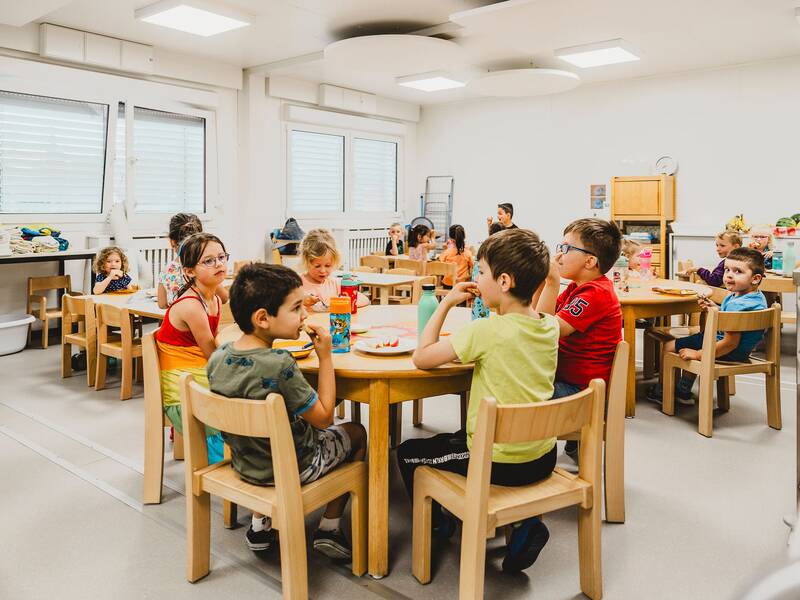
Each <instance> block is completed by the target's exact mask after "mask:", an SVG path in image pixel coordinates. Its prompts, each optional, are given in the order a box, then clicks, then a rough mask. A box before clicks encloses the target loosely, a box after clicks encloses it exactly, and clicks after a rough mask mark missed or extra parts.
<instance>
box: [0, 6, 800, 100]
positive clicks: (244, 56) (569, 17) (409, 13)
mask: <svg viewBox="0 0 800 600" xmlns="http://www.w3.org/2000/svg"><path fill="white" fill-rule="evenodd" d="M152 2H153V0H73V1H71V2H69V1H64V0H61V1H59V0H26V1H25V2H24V3H23V2H20V0H0V22H2V23H6V24H10V25H15V26H20V25H22V24H24V22H27V21H35V22H49V23H54V24H57V25H64V26H68V27H75V28H79V29H84V30H87V31H94V32H97V33H102V34H106V35H111V36H116V37H120V38H124V39H129V40H133V41H137V42H142V43H147V44H152V45H155V46H157V47H160V48H164V49H167V50H172V51H175V52H180V53H184V54H191V55H196V56H199V57H209V58H213V59H215V60H218V61H221V62H225V63H228V64H231V65H235V66H240V67H242V68H248V67H260V66H261V67H262V69H263V71H264V72H265V73H275V74H281V75H286V76H293V77H298V78H302V79H308V80H311V81H320V82H322V81H324V82H326V83H331V84H335V85H341V86H344V87H349V88H354V89H359V90H363V91H368V92H372V93H377V94H380V95H383V96H387V97H390V98H395V99H398V100H406V101H409V102H415V103H420V104H429V103H438V102H447V101H452V100H457V99H463V98H469V97H473V96H474V93H473V92H470V91H469V90H467V89H458V90H446V91H442V92H433V93H425V92H420V91H417V90H413V89H405V88H400V87H398V86H397V85H396V84H395V82H394V77H393V76H390V75H386V74H381V73H374V72H360V71H358V70H352V69H347V68H344V67H342V66H335V67H334V66H333V65H326V64H325V62H324V60H322V58H321V54H319V53H320V52H321V51H322V50H323V49H324V48H325V46H326V45H328V44H329V43H331V42H334V41H337V40H340V39H344V38H347V37H353V36H360V35H367V34H375V33H408V32H412V31H418V30H420V29H424V28H427V27H431V26H435V25H440V24H446V27H445V28H443V30H444V31H447V32H448V33H447V34H446V37H449V38H450V39H452V40H453V41H455V42H456V43H458V44H459V45H460V46H462V47H463V49H464V50H465V52H466V55H467V57H468V59H469V63H470V64H471V65H472V68H471V69H467V71H469V73H470V74H471V75H473V76H474V75H476V74H478V73H480V72H481V71H483V72H485V71H487V70H488V69H499V68H518V67H524V66H529V65H531V64H534V65H535V66H538V67H548V68H561V69H566V70H569V71H574V72H576V73H578V74H579V75H580V77H581V79H582V81H583V82H584V83H586V82H596V81H610V80H617V79H626V78H632V77H644V76H651V75H656V74H662V73H670V72H679V71H687V70H695V69H704V68H711V67H718V66H725V65H733V64H740V63H745V62H751V61H757V60H765V59H771V58H779V57H785V56H791V55H798V54H800V23H798V22H797V20H796V19H795V17H794V9H795V6H797V5H800V0H746V1H745V0H737V1H732V0H670V1H668V2H666V1H664V0H658V1H656V0H507V1H505V2H491V1H487V0H226V3H227V4H229V5H231V6H236V7H238V8H240V9H242V10H244V11H246V12H249V13H250V14H253V15H255V16H256V21H255V23H254V24H253V25H252V26H250V27H245V28H243V29H239V30H235V31H231V32H227V33H224V34H220V35H217V36H213V37H210V38H200V37H197V36H194V35H191V34H188V33H181V32H178V31H172V30H169V29H164V28H161V27H158V26H155V25H151V24H147V23H143V22H139V21H136V20H135V19H134V17H133V12H134V10H135V9H136V8H139V7H142V6H146V5H148V4H151V3H152ZM21 7H24V10H23V9H22V8H21ZM613 38H623V39H625V40H626V41H628V42H629V43H630V44H632V45H633V46H634V47H635V48H637V49H639V50H640V51H641V54H642V60H641V61H638V62H635V63H626V64H620V65H611V66H606V67H598V68H594V69H586V70H583V69H578V68H575V67H572V66H571V65H568V64H566V63H564V62H562V61H560V60H559V59H557V58H555V57H554V55H553V51H554V50H555V49H557V48H562V47H566V46H573V45H578V44H585V43H590V42H598V41H603V40H608V39H613ZM0 44H1V42H0ZM296 57H304V58H300V59H297V60H293V61H287V60H286V59H293V58H296ZM271 63H278V64H277V65H275V64H272V65H271Z"/></svg>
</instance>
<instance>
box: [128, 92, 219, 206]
mask: <svg viewBox="0 0 800 600" xmlns="http://www.w3.org/2000/svg"><path fill="white" fill-rule="evenodd" d="M205 128H206V120H205V119H204V118H202V117H196V116H192V115H179V114H174V113H168V112H162V111H157V110H151V109H148V108H140V107H138V106H136V107H134V109H133V132H132V134H133V155H132V156H131V157H130V160H126V159H127V156H126V143H125V140H126V138H125V134H126V129H127V128H126V120H125V105H124V104H122V103H120V108H119V113H118V116H117V142H116V159H115V161H114V201H115V202H124V201H125V194H126V187H125V186H126V178H127V177H132V181H133V200H134V204H135V209H134V210H135V212H137V213H176V212H193V213H203V212H205V205H206V201H205V200H206V198H205V197H206V183H205V160H206V159H205V155H206V148H205V146H206V144H205ZM129 166H130V167H131V171H130V172H129V171H128V167H129Z"/></svg>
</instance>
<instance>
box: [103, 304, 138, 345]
mask: <svg viewBox="0 0 800 600" xmlns="http://www.w3.org/2000/svg"><path fill="white" fill-rule="evenodd" d="M95 314H96V321H97V343H98V344H104V343H106V342H107V341H108V328H109V327H119V329H120V332H121V334H122V344H123V346H128V345H130V344H132V343H133V328H132V327H131V316H130V313H129V312H128V309H127V308H120V307H118V306H114V305H113V304H105V303H103V302H98V303H97V304H95Z"/></svg>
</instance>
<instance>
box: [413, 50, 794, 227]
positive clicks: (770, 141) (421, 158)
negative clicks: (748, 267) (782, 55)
mask: <svg viewBox="0 0 800 600" xmlns="http://www.w3.org/2000/svg"><path fill="white" fill-rule="evenodd" d="M798 106H800V58H791V59H782V60H776V61H770V62H763V63H758V64H751V65H744V66H739V67H735V68H726V69H720V70H716V71H703V72H695V73H682V74H675V75H670V76H663V77H657V78H648V79H640V80H632V81H620V82H613V83H607V84H597V85H591V86H589V85H587V86H585V87H579V88H577V89H576V90H574V91H572V92H569V93H566V94H560V95H555V96H548V97H540V98H528V99H485V100H478V101H469V102H462V103H458V104H447V105H441V106H429V107H424V108H423V111H422V119H421V121H420V123H419V125H418V129H417V138H418V141H417V149H418V161H417V173H418V180H417V187H419V188H422V187H423V186H424V180H425V176H427V175H453V176H455V194H454V197H455V210H454V213H455V214H454V222H456V223H462V224H463V225H464V226H465V227H466V228H467V235H468V239H469V240H471V241H476V242H477V241H480V240H482V239H483V238H484V237H485V236H486V217H487V216H488V215H492V214H494V212H495V205H496V204H497V203H499V202H513V203H514V206H515V211H516V213H517V216H516V217H515V219H514V220H515V222H516V223H517V224H518V225H520V226H523V227H530V228H533V229H534V230H536V231H538V232H539V233H540V234H541V235H542V236H543V237H544V238H545V239H546V240H548V241H549V242H551V243H553V242H557V241H558V238H559V237H560V232H561V231H562V229H563V227H564V225H566V224H567V223H568V222H569V221H571V220H573V219H575V218H579V217H583V216H589V215H590V211H589V185H590V184H593V183H607V182H608V181H609V180H610V178H611V177H612V176H615V175H647V174H649V173H650V172H651V171H650V168H651V165H652V163H653V162H654V161H655V160H656V159H657V158H658V157H660V156H662V155H664V154H669V155H671V156H673V157H674V158H676V159H677V160H678V162H679V171H678V174H677V220H678V222H679V224H681V225H683V226H685V227H687V228H688V227H691V228H692V229H694V230H702V231H709V232H714V231H717V230H719V229H720V228H721V227H722V225H723V223H724V222H725V221H727V220H728V219H729V218H730V217H731V216H732V215H734V214H735V213H739V212H744V213H745V217H746V219H747V220H748V222H750V223H758V222H774V220H775V219H777V218H778V217H780V216H784V215H791V214H793V213H797V212H800V196H798V194H797V191H796V190H797V184H796V177H797V174H798V161H799V160H800V118H799V117H798V114H797V107H798Z"/></svg>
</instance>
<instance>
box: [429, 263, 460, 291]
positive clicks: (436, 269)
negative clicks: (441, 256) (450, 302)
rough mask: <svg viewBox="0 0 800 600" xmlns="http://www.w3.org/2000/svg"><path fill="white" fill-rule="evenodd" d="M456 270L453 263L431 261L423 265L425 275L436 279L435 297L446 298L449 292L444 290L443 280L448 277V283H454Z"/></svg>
mask: <svg viewBox="0 0 800 600" xmlns="http://www.w3.org/2000/svg"><path fill="white" fill-rule="evenodd" d="M457 270H458V268H457V265H456V264H455V263H445V262H441V261H438V260H432V261H431V262H429V263H427V264H426V265H425V275H431V276H433V277H436V291H435V292H434V293H435V294H436V295H437V296H446V295H447V294H448V292H450V290H447V289H445V288H444V287H442V286H443V280H444V278H445V277H449V278H450V281H452V282H454V283H455V280H456V271H457Z"/></svg>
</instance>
